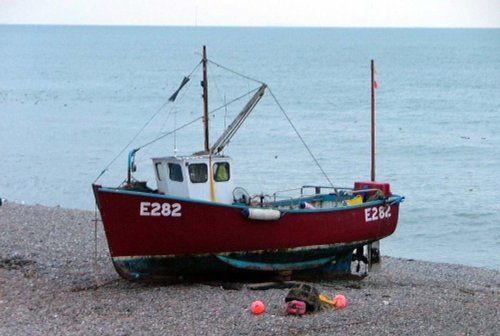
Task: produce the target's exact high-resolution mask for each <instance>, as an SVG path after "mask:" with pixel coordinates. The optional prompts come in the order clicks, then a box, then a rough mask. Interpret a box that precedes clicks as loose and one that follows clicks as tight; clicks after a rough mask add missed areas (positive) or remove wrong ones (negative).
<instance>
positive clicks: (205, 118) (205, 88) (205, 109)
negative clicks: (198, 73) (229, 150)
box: [201, 46, 209, 153]
mask: <svg viewBox="0 0 500 336" xmlns="http://www.w3.org/2000/svg"><path fill="white" fill-rule="evenodd" d="M201 63H202V65H203V81H202V82H201V84H202V86H203V127H204V134H205V146H204V151H205V153H208V151H209V148H208V146H209V143H208V79H207V48H206V46H203V58H202V60H201Z"/></svg>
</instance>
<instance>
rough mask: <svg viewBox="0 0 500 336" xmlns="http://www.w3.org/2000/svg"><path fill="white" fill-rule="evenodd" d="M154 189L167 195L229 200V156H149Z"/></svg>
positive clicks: (231, 182) (231, 187)
mask: <svg viewBox="0 0 500 336" xmlns="http://www.w3.org/2000/svg"><path fill="white" fill-rule="evenodd" d="M152 160H153V165H154V171H155V177H156V183H157V186H158V192H160V193H163V194H165V195H169V196H175V197H183V198H192V199H198V200H204V201H211V202H219V203H227V204H231V203H233V189H234V185H233V179H232V176H231V158H229V157H228V156H224V155H200V156H167V157H160V158H153V159H152Z"/></svg>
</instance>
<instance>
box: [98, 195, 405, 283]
mask: <svg viewBox="0 0 500 336" xmlns="http://www.w3.org/2000/svg"><path fill="white" fill-rule="evenodd" d="M94 192H95V196H96V201H97V204H98V206H99V209H100V212H101V217H102V221H103V225H104V229H105V232H106V237H107V241H108V245H109V250H110V253H111V256H112V258H113V260H114V261H115V266H116V261H119V260H134V259H135V260H137V259H140V260H142V261H144V260H147V259H148V260H153V259H155V258H157V259H158V258H159V259H169V260H175V258H181V257H182V258H186V257H188V258H189V257H196V256H198V257H200V258H202V257H207V256H211V257H214V256H221V257H220V258H219V259H220V260H222V261H224V262H225V263H227V262H228V260H226V259H224V258H225V257H224V256H231V255H238V254H241V253H246V254H248V256H250V257H249V258H250V259H249V260H250V264H241V265H246V266H248V267H249V268H251V267H252V265H256V266H255V267H256V269H258V267H257V266H258V265H259V262H270V263H271V265H273V264H272V262H273V261H276V260H278V262H279V263H280V264H281V265H285V266H284V267H286V265H287V263H286V258H287V255H288V256H289V257H290V258H291V259H294V258H295V259H296V260H291V262H292V263H293V262H295V261H297V262H298V263H302V264H301V265H302V268H307V265H309V264H307V263H308V262H310V261H311V260H312V259H308V258H309V256H308V253H312V254H314V257H313V259H314V258H316V259H315V260H322V261H325V262H326V261H327V259H328V257H331V258H330V259H331V260H333V259H334V257H335V255H331V254H332V253H334V254H339V253H340V254H343V255H344V257H345V255H348V254H349V255H350V254H351V253H352V250H353V249H354V248H356V247H359V246H362V245H364V244H366V243H369V242H372V241H375V240H379V239H382V238H384V237H386V236H389V235H390V234H392V233H393V232H394V230H395V229H396V225H397V221H398V215H399V202H400V201H401V200H402V198H401V197H399V196H391V198H389V199H388V200H384V201H373V202H366V203H363V204H360V205H356V206H339V207H334V208H329V209H300V210H298V209H296V210H289V211H284V212H282V216H281V218H279V219H277V220H272V221H261V220H252V219H248V218H245V217H244V216H243V215H242V211H243V210H244V209H245V208H246V206H243V205H242V206H240V205H224V204H216V203H210V202H203V201H193V200H187V199H177V198H170V197H168V196H165V195H160V194H152V193H142V192H135V191H125V190H122V189H110V188H102V187H100V186H94ZM252 253H255V255H254V256H253V257H252V256H251V254H252ZM266 253H267V255H268V256H270V259H269V260H271V261H269V260H267V261H266V260H259V258H261V257H263V256H264V255H266ZM273 256H274V257H275V256H278V259H273ZM322 258H323V259H322ZM252 262H254V264H252ZM290 265H292V264H290ZM296 265H299V264H296ZM313 265H314V263H312V264H311V267H313ZM232 266H235V265H232ZM124 267H125V268H126V267H127V266H124ZM148 267H149V266H148ZM151 267H154V266H151ZM168 267H170V266H165V267H164V269H162V271H161V272H160V273H171V274H179V273H183V272H179V270H175V269H170V270H169V269H165V268H168ZM172 267H173V266H172ZM299 267H300V266H299ZM146 268H147V267H146ZM271 268H272V266H271ZM128 271H130V270H128ZM128 271H123V270H119V272H120V273H121V274H122V275H123V273H124V272H125V273H126V272H128ZM156 271H157V270H156ZM146 273H155V270H154V269H149V270H147V271H146ZM127 277H129V276H127Z"/></svg>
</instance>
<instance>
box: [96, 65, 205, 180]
mask: <svg viewBox="0 0 500 336" xmlns="http://www.w3.org/2000/svg"><path fill="white" fill-rule="evenodd" d="M200 65H201V61H200V62H198V64H196V66H195V67H194V68H193V70H192V71H191V72H190V73H189V75H187V76H186V77H187V78H190V77H191V75H192V74H193V73H194V72H195V71H196V70H197V69H198V68H199V67H200ZM186 77H185V78H186ZM185 84H186V83H183V84H181V87H182V86H184V85H185ZM174 94H175V93H174ZM170 98H171V97H170ZM170 98H169V99H167V101H166V102H164V103H163V104H162V105H161V106H160V107H159V108H158V110H157V111H156V112H155V113H153V115H151V117H149V119H148V120H147V121H146V122H145V123H144V125H142V127H141V129H140V130H139V131H138V132H137V133H136V134H135V135H134V136H133V137H132V139H130V141H129V142H128V143H127V144H126V145H125V146H124V147H123V148H122V149H121V150H120V152H118V154H116V156H115V157H114V158H113V159H112V160H111V161H110V162H109V163H108V165H107V166H106V167H105V168H104V169H103V170H102V171H101V173H100V174H99V175H98V176H97V177H96V179H95V180H94V182H92V183H93V184H94V183H96V182H97V181H98V180H99V179H100V178H101V176H102V175H104V173H106V172H107V171H108V169H109V167H111V165H112V164H113V163H115V161H116V160H117V159H118V158H119V157H120V155H122V154H123V152H124V151H125V150H127V148H129V147H130V145H131V144H132V142H134V141H135V139H137V137H138V136H139V134H141V133H142V131H144V129H145V128H146V127H147V126H148V125H149V124H150V123H151V121H153V119H154V118H155V117H156V116H157V115H158V113H160V111H161V110H163V108H164V107H165V106H166V105H167V104H168V103H170V102H173V101H172V100H170ZM174 100H175V98H174ZM195 121H196V120H193V121H192V122H195ZM185 126H187V125H183V126H181V128H183V127H185ZM172 132H175V130H174V131H172ZM165 136H166V135H165ZM142 147H144V146H141V147H139V149H140V148H142Z"/></svg>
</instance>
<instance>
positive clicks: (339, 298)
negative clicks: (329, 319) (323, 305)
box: [333, 294, 347, 309]
mask: <svg viewBox="0 0 500 336" xmlns="http://www.w3.org/2000/svg"><path fill="white" fill-rule="evenodd" d="M333 302H335V308H337V309H342V308H345V307H346V306H347V299H346V298H345V296H344V295H342V294H337V295H335V296H334V297H333Z"/></svg>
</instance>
